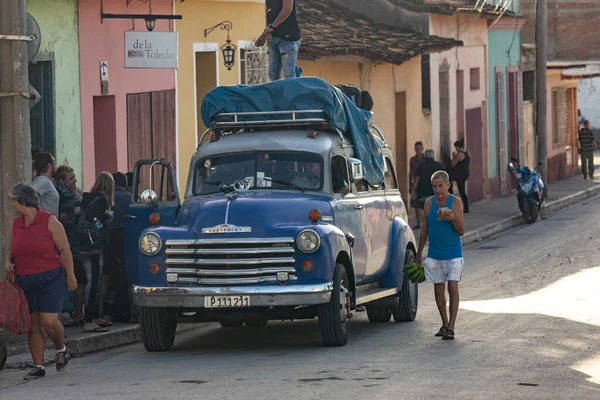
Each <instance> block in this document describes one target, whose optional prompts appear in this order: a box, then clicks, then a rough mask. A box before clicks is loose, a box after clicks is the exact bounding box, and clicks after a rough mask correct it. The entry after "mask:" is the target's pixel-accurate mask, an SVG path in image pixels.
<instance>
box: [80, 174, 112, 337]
mask: <svg viewBox="0 0 600 400" xmlns="http://www.w3.org/2000/svg"><path fill="white" fill-rule="evenodd" d="M114 197H115V181H114V180H113V177H112V175H111V174H109V173H107V172H102V173H101V174H100V175H98V178H96V183H94V186H93V187H92V190H91V191H90V192H89V193H84V194H83V199H82V201H81V215H80V216H79V221H78V222H77V227H76V228H75V230H74V236H76V237H74V238H73V241H74V242H75V243H76V245H75V243H74V245H73V248H74V250H75V251H77V252H78V256H79V259H80V261H81V264H82V265H83V269H84V270H85V275H86V278H87V279H86V280H87V282H85V283H86V284H87V288H86V292H85V322H84V326H83V330H84V332H106V331H107V330H106V327H107V326H110V325H112V324H110V323H108V322H106V321H104V320H102V319H100V316H99V296H100V283H101V277H102V266H103V262H104V260H103V256H102V252H103V248H104V246H106V245H107V244H108V243H107V242H108V240H107V238H108V234H107V232H106V225H107V223H108V221H109V220H110V218H111V215H110V211H111V209H112V207H113V205H114V201H115V200H114ZM90 226H91V228H90ZM78 227H84V229H81V228H79V229H78ZM90 229H97V230H98V232H97V233H99V234H100V237H102V238H103V239H102V241H101V242H100V243H98V242H97V241H96V242H95V243H89V240H90V239H88V238H86V236H89V237H90V238H91V237H92V236H91V235H90V233H89V232H90ZM95 233H96V232H95ZM77 236H78V237H77ZM83 244H86V245H87V246H84V245H83ZM79 283H80V284H83V282H79Z"/></svg>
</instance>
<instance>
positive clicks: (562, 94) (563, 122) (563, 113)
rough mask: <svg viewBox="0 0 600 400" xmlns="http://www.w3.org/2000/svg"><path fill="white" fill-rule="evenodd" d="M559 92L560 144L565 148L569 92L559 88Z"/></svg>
mask: <svg viewBox="0 0 600 400" xmlns="http://www.w3.org/2000/svg"><path fill="white" fill-rule="evenodd" d="M557 92H558V93H557V95H558V101H557V106H558V107H557V113H558V114H557V116H558V118H557V119H556V120H557V122H558V144H559V146H565V145H566V143H567V91H566V89H565V88H559V89H558V90H557Z"/></svg>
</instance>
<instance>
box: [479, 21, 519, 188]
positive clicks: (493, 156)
mask: <svg viewBox="0 0 600 400" xmlns="http://www.w3.org/2000/svg"><path fill="white" fill-rule="evenodd" d="M520 43H521V39H520V33H519V31H518V30H491V31H489V35H488V72H487V73H488V160H489V165H488V168H489V178H494V177H496V176H498V143H497V137H496V131H497V129H496V67H502V71H503V72H504V90H505V93H507V92H508V69H507V68H508V67H510V66H518V65H519V64H520V57H521V50H520ZM503 101H504V105H505V108H504V110H505V114H507V113H508V96H504V99H503ZM507 121H508V120H507ZM505 128H506V129H505V130H504V132H502V134H503V135H504V137H505V143H508V123H506V124H505ZM507 157H508V155H507Z"/></svg>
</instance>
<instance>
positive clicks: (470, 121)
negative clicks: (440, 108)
mask: <svg viewBox="0 0 600 400" xmlns="http://www.w3.org/2000/svg"><path fill="white" fill-rule="evenodd" d="M482 117H483V115H482V112H481V108H480V107H478V108H473V109H471V110H467V111H466V136H467V150H468V151H469V155H470V156H471V164H470V165H469V180H468V186H467V193H468V194H469V201H470V202H472V203H473V202H476V201H479V200H481V199H483V198H484V161H485V157H484V152H486V151H487V150H486V149H485V148H484V146H483V120H482Z"/></svg>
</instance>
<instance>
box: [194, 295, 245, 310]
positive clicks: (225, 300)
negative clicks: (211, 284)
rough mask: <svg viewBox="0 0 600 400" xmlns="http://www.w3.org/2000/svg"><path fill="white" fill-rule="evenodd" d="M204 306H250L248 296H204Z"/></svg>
mask: <svg viewBox="0 0 600 400" xmlns="http://www.w3.org/2000/svg"><path fill="white" fill-rule="evenodd" d="M204 307H205V308H234V307H250V296H206V297H205V298H204Z"/></svg>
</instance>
